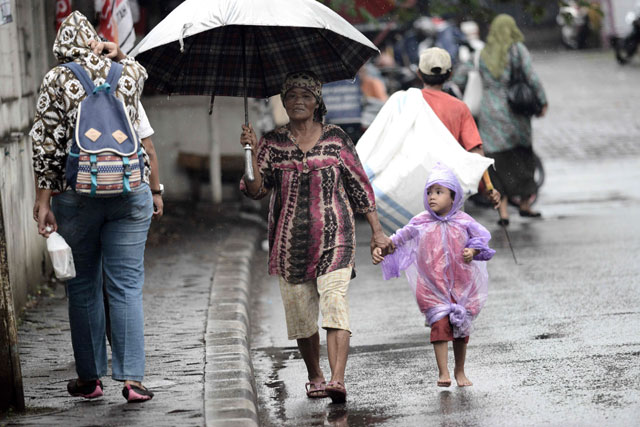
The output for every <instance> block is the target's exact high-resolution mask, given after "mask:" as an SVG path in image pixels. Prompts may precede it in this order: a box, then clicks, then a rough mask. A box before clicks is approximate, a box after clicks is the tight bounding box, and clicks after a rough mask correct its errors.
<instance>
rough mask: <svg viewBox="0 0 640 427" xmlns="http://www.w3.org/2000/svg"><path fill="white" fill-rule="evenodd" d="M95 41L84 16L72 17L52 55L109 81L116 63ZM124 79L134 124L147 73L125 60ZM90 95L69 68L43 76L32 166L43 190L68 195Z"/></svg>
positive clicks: (121, 84) (121, 93)
mask: <svg viewBox="0 0 640 427" xmlns="http://www.w3.org/2000/svg"><path fill="white" fill-rule="evenodd" d="M91 40H98V41H99V40H100V38H99V36H98V33H97V32H96V30H95V29H94V28H93V26H92V25H91V23H90V22H89V21H88V20H87V18H86V17H85V16H84V15H82V14H81V13H80V12H77V11H75V12H73V13H72V14H71V15H69V16H68V17H67V18H66V19H65V20H64V22H63V23H62V25H61V26H60V29H59V30H58V35H57V36H56V40H55V42H54V44H53V53H54V55H55V56H56V58H57V59H58V61H59V62H60V63H67V62H71V61H75V62H77V63H79V64H80V65H82V66H83V68H84V69H85V70H87V71H88V72H89V74H90V76H91V79H92V80H93V82H94V84H95V85H100V84H102V83H104V82H105V79H106V77H107V74H108V73H109V69H110V68H111V60H109V59H107V58H105V57H101V56H97V55H95V54H93V52H92V51H91V49H90V48H89V42H90V41H91ZM120 63H121V64H122V65H123V71H122V75H121V77H120V80H119V81H118V87H117V89H116V96H117V97H118V98H119V99H121V100H122V101H123V102H124V105H125V108H126V111H127V113H128V114H129V118H130V119H131V122H132V123H137V121H138V103H139V102H140V95H141V94H142V88H143V85H144V81H145V80H146V78H147V72H146V70H145V69H144V67H143V66H142V65H140V64H139V63H138V62H136V60H135V59H133V58H132V57H127V58H126V59H123V60H122V61H121V62H120ZM85 97H86V93H85V91H84V89H83V88H82V85H81V84H80V82H79V81H78V80H77V79H76V77H75V76H74V74H73V73H72V72H71V71H70V70H69V69H67V68H65V67H62V66H56V67H54V68H53V69H51V70H49V72H48V73H47V74H46V75H45V76H44V79H43V82H42V85H41V87H40V93H39V96H38V101H37V105H36V114H35V119H34V123H33V127H32V128H31V132H30V133H29V134H30V135H31V138H32V140H33V168H34V171H35V175H36V180H37V185H38V188H42V189H50V190H53V191H54V192H62V191H65V190H66V189H67V187H68V185H67V183H66V182H65V179H64V172H65V164H66V161H67V154H68V153H69V150H70V148H71V142H72V134H73V127H74V125H75V121H76V117H77V113H78V105H79V104H80V102H81V101H82V100H83V99H84V98H85ZM144 156H145V173H144V180H145V182H147V183H148V182H149V173H150V169H149V166H148V165H149V162H148V156H147V155H146V152H145V153H144Z"/></svg>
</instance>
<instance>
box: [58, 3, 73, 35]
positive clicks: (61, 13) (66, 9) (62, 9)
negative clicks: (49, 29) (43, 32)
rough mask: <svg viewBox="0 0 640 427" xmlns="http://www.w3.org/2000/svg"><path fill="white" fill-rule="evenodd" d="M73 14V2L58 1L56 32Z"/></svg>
mask: <svg viewBox="0 0 640 427" xmlns="http://www.w3.org/2000/svg"><path fill="white" fill-rule="evenodd" d="M70 13H71V0H56V31H58V29H59V28H60V24H62V21H64V18H66V17H67V16H69V14H70Z"/></svg>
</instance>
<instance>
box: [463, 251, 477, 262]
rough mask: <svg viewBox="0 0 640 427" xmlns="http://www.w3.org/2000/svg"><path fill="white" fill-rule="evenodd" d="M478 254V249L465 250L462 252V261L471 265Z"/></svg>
mask: <svg viewBox="0 0 640 427" xmlns="http://www.w3.org/2000/svg"><path fill="white" fill-rule="evenodd" d="M478 252H480V251H479V250H477V249H471V248H464V250H463V251H462V259H464V262H466V263H467V264H469V263H470V262H471V261H473V257H474V256H476V255H478Z"/></svg>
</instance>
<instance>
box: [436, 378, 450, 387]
mask: <svg viewBox="0 0 640 427" xmlns="http://www.w3.org/2000/svg"><path fill="white" fill-rule="evenodd" d="M438 387H451V380H450V379H448V380H438Z"/></svg>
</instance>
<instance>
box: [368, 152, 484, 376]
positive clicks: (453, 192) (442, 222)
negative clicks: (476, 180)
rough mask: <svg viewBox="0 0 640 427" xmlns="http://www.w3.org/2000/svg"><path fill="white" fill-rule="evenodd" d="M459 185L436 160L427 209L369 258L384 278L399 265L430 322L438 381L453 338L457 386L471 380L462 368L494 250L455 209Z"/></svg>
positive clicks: (427, 190)
mask: <svg viewBox="0 0 640 427" xmlns="http://www.w3.org/2000/svg"><path fill="white" fill-rule="evenodd" d="M462 204H463V199H462V188H461V186H460V184H459V183H458V180H457V178H456V177H455V175H454V173H453V171H452V170H451V169H449V168H448V167H446V166H444V165H442V164H441V163H438V164H437V165H436V166H435V167H434V168H433V170H432V171H431V174H430V175H429V178H428V180H427V184H426V186H425V191H424V207H425V209H426V211H424V212H422V213H420V214H418V215H416V216H415V217H413V218H412V219H411V221H410V222H409V224H407V225H406V226H404V227H403V228H401V229H399V230H398V231H397V232H396V233H395V234H394V235H393V236H391V240H392V241H393V243H394V244H395V246H396V250H395V252H394V253H393V254H390V255H387V256H385V257H382V251H381V250H379V249H378V248H376V249H375V250H374V252H373V255H372V257H373V262H374V264H378V263H380V262H382V274H383V276H384V279H385V280H388V279H390V278H393V277H398V276H399V275H400V272H401V271H404V272H405V273H406V275H407V279H408V280H409V283H410V284H411V287H412V288H413V290H414V293H415V296H416V300H417V302H418V307H419V308H420V311H421V312H422V313H424V315H425V317H426V319H427V322H428V323H429V326H431V343H432V344H433V348H434V351H435V355H436V362H437V364H438V371H439V376H438V382H437V384H438V386H440V387H449V386H450V385H451V377H450V376H449V368H448V367H447V358H448V354H447V352H448V342H449V341H453V353H454V356H455V367H454V377H455V379H456V382H457V383H458V386H460V387H464V386H470V385H472V383H471V381H469V379H468V378H467V376H466V375H465V372H464V362H465V356H466V351H467V343H468V342H469V332H470V330H471V322H472V320H473V319H474V318H475V317H476V316H477V315H478V313H479V312H480V309H482V306H483V305H484V303H485V301H486V300H487V288H488V281H489V276H488V274H487V267H486V264H485V263H484V262H476V261H487V260H489V259H491V257H493V255H494V254H495V251H494V250H493V249H490V248H489V246H488V243H489V240H490V239H491V235H490V234H489V232H488V231H487V229H486V228H484V227H483V226H482V225H480V224H479V223H477V222H476V221H475V220H474V219H473V218H471V217H470V216H469V215H467V214H466V213H464V212H461V211H460V207H461V206H462Z"/></svg>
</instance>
